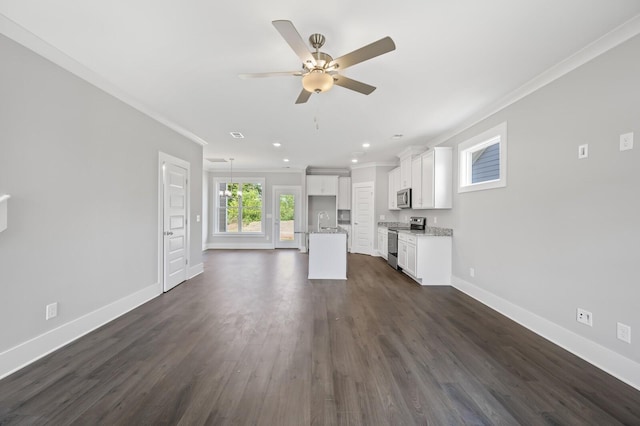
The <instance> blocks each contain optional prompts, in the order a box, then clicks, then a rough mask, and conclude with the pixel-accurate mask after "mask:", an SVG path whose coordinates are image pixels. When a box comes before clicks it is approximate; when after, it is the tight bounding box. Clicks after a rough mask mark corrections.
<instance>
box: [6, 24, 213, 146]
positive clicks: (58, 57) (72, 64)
mask: <svg viewBox="0 0 640 426" xmlns="http://www.w3.org/2000/svg"><path fill="white" fill-rule="evenodd" d="M0 34H3V35H5V36H7V37H8V38H10V39H12V40H13V41H15V42H16V43H19V44H21V45H23V46H24V47H26V48H27V49H29V50H32V51H34V52H35V53H37V54H38V55H40V56H42V57H44V58H46V59H48V60H49V61H51V62H53V63H54V64H56V65H58V66H59V67H61V68H63V69H65V70H67V71H69V72H70V73H72V74H74V75H76V76H77V77H80V78H81V79H83V80H85V81H87V82H88V83H90V84H92V85H94V86H96V87H97V88H99V89H100V90H103V91H104V92H106V93H108V94H109V95H111V96H113V97H115V98H116V99H119V100H121V101H122V102H124V103H125V104H127V105H129V106H131V107H132V108H135V109H136V110H138V111H140V112H141V113H143V114H145V115H147V116H149V117H150V118H152V119H153V120H155V121H157V122H159V123H160V124H162V125H164V126H166V127H168V128H170V129H171V130H173V131H174V132H176V133H179V134H180V135H182V136H184V137H185V138H187V139H189V140H191V141H193V142H195V143H197V144H198V145H202V146H204V145H208V143H207V141H205V140H204V139H202V138H201V137H199V136H198V135H196V134H194V133H192V132H190V131H189V130H187V129H185V128H184V127H182V126H180V125H178V124H176V123H174V122H172V121H171V120H169V119H167V118H166V117H163V116H162V115H160V114H158V113H157V112H156V111H154V110H152V109H151V108H149V107H147V106H146V105H144V104H142V103H141V102H140V101H138V100H136V99H134V98H132V97H131V96H129V95H127V94H126V93H124V92H123V91H122V90H120V88H118V87H117V86H116V85H114V84H113V83H111V82H110V81H108V80H106V79H104V78H103V77H101V76H100V75H99V74H97V73H95V72H94V71H92V70H91V69H89V68H87V67H86V66H84V65H82V64H81V63H79V62H78V61H76V60H75V59H73V58H71V57H70V56H69V55H67V54H66V53H64V52H62V51H61V50H59V49H57V48H56V47H54V46H52V45H50V44H49V43H47V42H46V41H44V40H42V39H41V38H40V37H38V36H37V35H35V34H33V33H32V32H30V31H29V30H27V29H26V28H24V27H22V26H21V25H19V24H18V23H16V22H14V21H12V20H11V19H9V18H7V16H5V15H4V14H1V13H0Z"/></svg>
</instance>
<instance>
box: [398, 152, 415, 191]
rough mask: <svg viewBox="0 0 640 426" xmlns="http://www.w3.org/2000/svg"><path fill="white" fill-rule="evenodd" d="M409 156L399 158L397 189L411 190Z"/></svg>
mask: <svg viewBox="0 0 640 426" xmlns="http://www.w3.org/2000/svg"><path fill="white" fill-rule="evenodd" d="M411 161H412V160H411V154H408V155H405V156H404V157H402V158H400V183H399V184H398V186H399V188H398V189H406V188H411Z"/></svg>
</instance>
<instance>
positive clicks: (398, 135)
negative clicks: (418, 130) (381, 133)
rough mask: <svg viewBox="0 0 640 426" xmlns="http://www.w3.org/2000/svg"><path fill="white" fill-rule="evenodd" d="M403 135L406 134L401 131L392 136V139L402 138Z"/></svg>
mask: <svg viewBox="0 0 640 426" xmlns="http://www.w3.org/2000/svg"><path fill="white" fill-rule="evenodd" d="M402 136H404V135H402V134H400V133H396V134H395V135H393V136H391V139H400V138H402Z"/></svg>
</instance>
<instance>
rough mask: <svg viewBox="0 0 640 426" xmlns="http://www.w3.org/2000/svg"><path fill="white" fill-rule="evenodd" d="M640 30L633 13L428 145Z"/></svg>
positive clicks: (499, 109)
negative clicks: (625, 20) (615, 26)
mask: <svg viewBox="0 0 640 426" xmlns="http://www.w3.org/2000/svg"><path fill="white" fill-rule="evenodd" d="M638 34H640V15H636V16H634V17H633V18H631V19H629V20H628V21H627V22H625V23H624V24H622V25H620V26H619V27H617V28H614V29H613V30H611V31H610V32H608V33H607V34H605V35H603V36H602V37H600V38H599V39H597V40H595V41H594V42H592V43H591V44H589V45H587V46H586V47H584V48H583V49H581V50H579V51H578V52H576V53H574V54H573V55H571V56H569V57H568V58H566V59H564V60H563V61H561V62H559V63H557V64H556V65H554V66H552V67H551V68H549V69H548V70H546V71H544V72H542V73H541V74H539V75H538V76H537V77H535V78H533V79H532V80H530V81H529V82H527V83H525V84H524V85H522V86H520V87H519V88H518V89H516V90H514V91H513V92H511V93H509V94H508V95H506V96H505V97H503V98H502V99H500V100H498V101H496V102H495V103H493V104H491V105H489V106H488V107H487V108H485V109H483V110H482V111H480V112H479V113H478V114H475V115H473V116H472V117H470V118H469V119H468V120H466V121H464V122H463V124H461V125H460V126H458V127H456V128H455V129H453V130H451V131H449V132H446V133H443V134H442V135H440V136H438V137H437V138H434V139H432V140H430V141H428V142H427V146H429V147H434V146H437V145H440V144H442V143H444V142H446V141H448V140H449V139H451V138H452V137H454V136H456V135H458V134H460V133H462V132H463V131H465V130H467V129H469V128H470V127H472V126H474V125H476V124H478V123H479V122H481V121H482V120H484V119H486V118H489V117H490V116H492V115H493V114H495V113H497V112H499V111H501V110H503V109H505V108H506V107H508V106H509V105H511V104H514V103H515V102H517V101H519V100H520V99H522V98H524V97H525V96H528V95H530V94H531V93H533V92H535V91H536V90H539V89H541V88H542V87H544V86H546V85H547V84H549V83H551V82H553V81H555V80H557V79H559V78H560V77H562V76H564V75H566V74H568V73H570V72H571V71H573V70H575V69H576V68H578V67H579V66H582V65H584V64H586V63H587V62H589V61H591V60H593V59H595V58H597V57H598V56H600V55H602V54H603V53H605V52H607V51H608V50H611V49H613V48H614V47H616V46H618V45H620V44H622V43H624V42H625V41H627V40H629V39H631V38H632V37H635V36H636V35H638Z"/></svg>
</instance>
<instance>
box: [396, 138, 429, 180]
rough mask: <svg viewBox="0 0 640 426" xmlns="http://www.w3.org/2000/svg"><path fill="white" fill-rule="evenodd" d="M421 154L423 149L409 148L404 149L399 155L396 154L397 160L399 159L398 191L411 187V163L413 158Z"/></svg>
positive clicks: (417, 147)
mask: <svg viewBox="0 0 640 426" xmlns="http://www.w3.org/2000/svg"><path fill="white" fill-rule="evenodd" d="M422 152H424V148H423V147H419V146H409V147H407V148H405V149H404V150H403V151H402V152H401V153H400V154H398V158H399V159H400V181H399V182H398V189H399V190H400V189H406V188H411V187H412V185H411V178H412V171H411V166H412V164H411V163H412V161H413V158H414V157H415V156H417V155H419V154H421V153H422Z"/></svg>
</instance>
